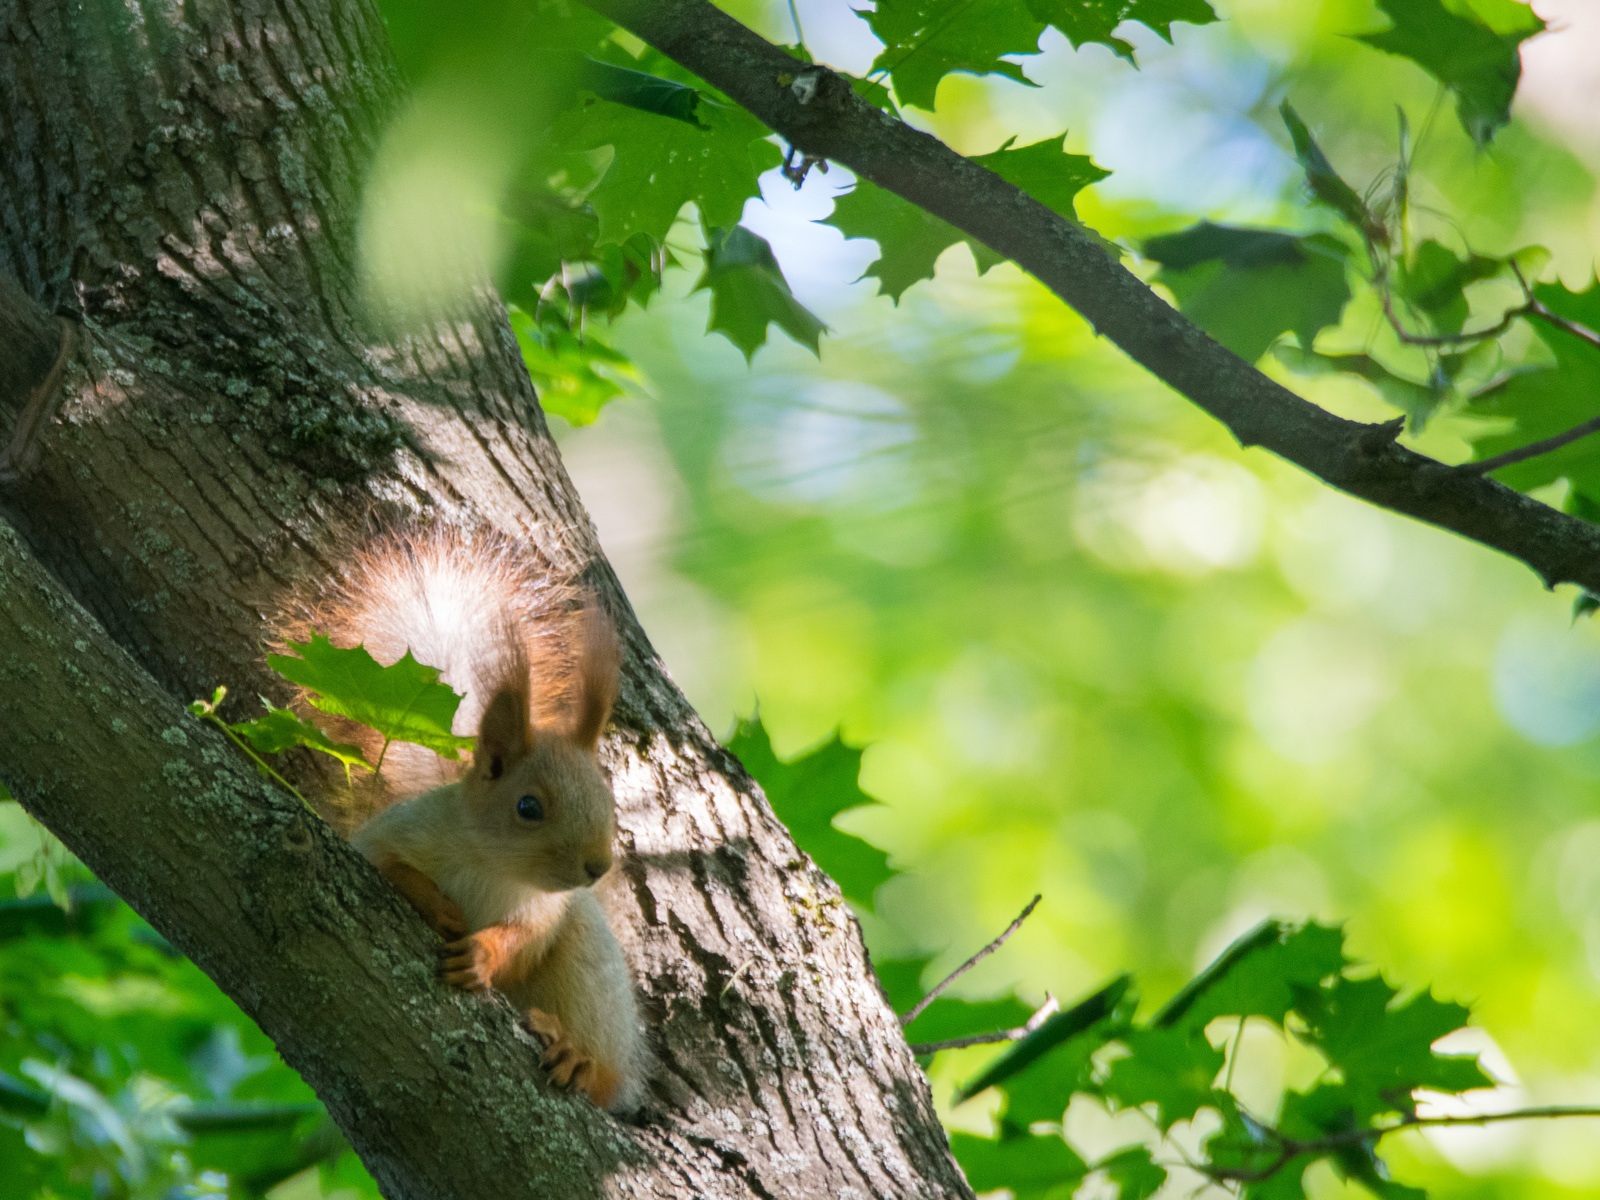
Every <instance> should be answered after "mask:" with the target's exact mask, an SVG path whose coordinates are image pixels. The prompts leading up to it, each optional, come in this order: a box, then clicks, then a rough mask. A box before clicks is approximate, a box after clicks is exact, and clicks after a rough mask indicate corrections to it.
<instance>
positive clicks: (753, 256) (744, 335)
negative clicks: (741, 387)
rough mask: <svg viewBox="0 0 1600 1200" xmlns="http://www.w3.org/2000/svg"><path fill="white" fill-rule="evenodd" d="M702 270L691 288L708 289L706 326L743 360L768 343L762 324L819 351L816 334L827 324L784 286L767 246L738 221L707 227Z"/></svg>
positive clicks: (819, 333)
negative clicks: (723, 226) (725, 226)
mask: <svg viewBox="0 0 1600 1200" xmlns="http://www.w3.org/2000/svg"><path fill="white" fill-rule="evenodd" d="M705 262H706V269H705V272H704V273H703V274H702V275H701V276H700V279H699V282H697V283H696V284H695V285H694V290H695V291H697V292H698V291H700V290H701V289H703V288H709V289H710V291H711V322H710V324H709V325H707V326H706V331H707V332H708V333H709V332H716V333H720V334H722V335H724V336H725V337H726V338H727V339H728V340H729V341H730V342H732V343H733V344H734V345H735V346H737V347H739V349H740V350H742V351H743V352H744V356H745V359H746V360H747V361H748V360H749V359H750V358H751V356H753V355H754V354H755V352H756V351H757V350H758V349H760V348H761V347H762V346H764V345H766V342H767V326H768V325H770V324H776V325H777V326H778V328H779V329H781V330H783V331H784V332H785V333H787V334H788V335H789V336H790V337H792V338H793V339H794V340H795V341H797V342H799V343H800V344H801V345H802V346H809V347H810V348H811V353H813V354H820V348H819V345H818V342H819V339H820V338H821V336H822V333H823V331H824V330H825V329H827V326H826V325H824V324H823V323H822V322H821V321H820V320H818V319H817V318H816V316H815V315H813V314H812V313H811V311H810V310H809V309H807V308H806V307H805V306H804V305H803V304H801V303H800V302H799V301H798V300H796V299H795V298H794V293H792V292H791V291H789V283H788V281H787V280H786V279H784V277H783V271H782V269H781V268H780V267H779V266H778V260H777V259H776V258H774V257H773V256H772V246H771V245H770V244H769V243H768V242H767V239H766V238H763V237H759V236H757V235H756V234H754V233H751V232H750V231H749V230H748V229H746V228H745V227H744V226H743V225H735V226H734V227H733V228H732V229H715V228H712V229H707V231H706V250H705Z"/></svg>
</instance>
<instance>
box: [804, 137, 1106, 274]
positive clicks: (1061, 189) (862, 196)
mask: <svg viewBox="0 0 1600 1200" xmlns="http://www.w3.org/2000/svg"><path fill="white" fill-rule="evenodd" d="M1065 139H1066V134H1065V133H1063V134H1062V135H1061V136H1060V137H1053V138H1045V139H1044V140H1043V141H1039V142H1032V143H1030V144H1029V145H1026V146H1015V147H1014V146H1013V145H1012V144H1011V143H1012V142H1013V141H1015V140H1016V139H1014V138H1011V139H1007V141H1006V142H1005V144H1004V145H1002V146H1001V147H1000V149H998V150H996V151H994V152H993V153H991V154H980V155H977V156H975V157H974V158H973V160H972V161H973V162H975V163H978V164H979V165H980V166H983V167H985V168H987V169H988V170H990V171H993V172H994V173H995V174H996V175H999V176H1000V178H1002V179H1004V180H1005V181H1006V182H1007V183H1011V184H1014V185H1016V186H1017V187H1019V188H1021V189H1022V190H1023V191H1025V192H1027V193H1028V195H1030V196H1032V197H1033V198H1034V199H1035V200H1037V201H1039V203H1041V204H1043V205H1044V206H1045V207H1046V208H1049V209H1050V210H1051V211H1053V212H1055V213H1058V214H1059V215H1061V216H1063V217H1065V218H1066V219H1067V220H1069V221H1072V222H1074V223H1076V222H1077V219H1078V217H1077V212H1076V211H1075V210H1074V208H1073V199H1074V197H1075V196H1076V195H1077V194H1078V193H1079V192H1080V191H1082V190H1083V189H1084V188H1086V187H1088V186H1089V185H1090V184H1091V183H1096V182H1098V181H1099V180H1101V179H1104V178H1106V176H1107V175H1109V174H1110V172H1109V171H1106V170H1104V169H1102V168H1100V167H1097V166H1095V164H1094V161H1093V160H1092V159H1090V158H1089V157H1088V156H1087V155H1084V154H1068V153H1067V152H1066V151H1065V150H1063V149H1062V144H1063V142H1064V141H1065ZM823 223H824V224H826V225H832V226H833V227H834V228H835V229H837V230H839V232H841V233H842V234H844V236H845V237H847V238H871V239H872V240H873V241H875V242H877V243H878V259H877V260H876V261H875V262H874V263H873V264H872V265H871V266H869V267H868V268H867V269H866V271H865V272H863V274H862V278H863V279H867V278H875V279H877V280H878V291H879V293H880V294H883V295H887V296H889V297H891V298H892V299H893V300H894V301H895V303H897V304H898V303H899V302H900V296H901V295H902V294H903V293H904V292H905V290H906V288H908V287H910V286H911V285H912V284H913V283H916V282H917V281H918V280H921V279H932V278H933V275H934V263H935V262H937V261H938V258H939V255H941V254H943V253H944V252H945V250H947V249H948V248H949V247H951V246H953V245H955V244H956V243H957V242H960V241H965V242H966V243H967V245H968V247H969V248H970V249H971V250H972V255H973V258H974V259H975V260H976V262H977V264H978V271H979V273H980V274H982V273H985V272H987V271H988V270H989V268H990V267H992V266H994V265H995V264H997V263H1000V262H1004V261H1005V259H1004V258H1003V257H1002V256H1001V255H999V254H996V253H995V252H994V251H993V250H991V249H989V247H988V246H985V245H984V244H983V243H982V242H979V241H977V240H976V239H974V238H970V237H968V236H967V235H966V234H965V233H963V232H962V231H961V230H959V229H957V228H956V227H955V226H954V225H951V224H949V223H947V222H945V221H942V220H940V219H939V218H938V217H936V216H933V215H932V214H931V213H928V212H926V211H924V210H923V209H921V208H918V207H917V206H916V205H915V204H912V203H911V202H910V201H907V200H902V199H901V198H900V197H899V196H897V195H895V194H894V193H893V192H889V191H885V190H884V189H883V188H880V187H877V186H876V185H874V184H872V183H869V182H867V181H866V180H865V179H862V180H858V181H857V182H856V185H855V188H854V189H853V190H851V191H849V192H846V193H845V194H844V195H842V196H840V197H838V198H837V199H835V201H834V207H833V215H832V216H830V217H828V218H826V219H825V221H824V222H823Z"/></svg>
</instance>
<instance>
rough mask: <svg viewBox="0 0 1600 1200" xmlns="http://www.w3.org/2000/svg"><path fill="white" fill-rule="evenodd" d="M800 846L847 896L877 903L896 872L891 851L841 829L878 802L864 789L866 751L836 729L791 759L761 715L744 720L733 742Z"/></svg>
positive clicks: (864, 904) (864, 903)
mask: <svg viewBox="0 0 1600 1200" xmlns="http://www.w3.org/2000/svg"><path fill="white" fill-rule="evenodd" d="M727 746H728V749H729V750H731V751H732V752H733V753H734V754H735V755H736V756H737V757H738V759H739V761H740V762H741V763H743V764H744V768H745V770H747V771H749V772H750V774H751V776H753V777H754V778H755V780H756V782H757V783H759V784H760V785H761V789H762V791H764V792H766V794H767V800H768V802H769V803H770V804H771V805H772V811H773V812H774V813H776V814H777V816H778V819H779V820H780V821H782V822H783V823H784V824H785V825H786V826H788V829H789V832H790V833H791V834H793V835H794V840H795V842H796V844H797V845H799V847H800V849H802V850H804V851H805V852H806V853H807V854H809V855H810V856H811V857H812V859H813V860H814V861H815V862H816V864H817V866H819V867H821V868H822V869H823V870H824V871H826V872H827V873H828V875H829V876H830V877H831V878H832V879H833V881H834V882H835V883H837V884H838V885H839V890H840V891H841V892H843V893H844V895H845V898H846V899H849V900H853V901H855V903H857V904H859V905H861V906H862V907H863V908H869V909H870V908H871V907H872V898H873V893H875V892H876V891H877V890H878V887H879V885H881V884H883V883H884V882H886V881H887V880H888V879H890V878H891V877H892V876H893V875H894V870H893V869H892V868H891V867H890V866H889V856H888V855H887V854H885V853H884V852H883V851H882V850H879V849H878V848H877V847H876V846H873V845H871V844H870V843H868V842H865V841H862V840H861V839H860V838H858V837H856V836H855V835H854V834H850V833H845V832H844V831H843V830H841V829H835V828H834V825H833V820H834V818H835V817H837V816H838V815H839V814H840V813H844V812H848V811H849V810H850V809H852V808H860V807H861V806H862V805H867V804H877V803H878V801H877V800H874V799H873V798H872V797H871V796H869V795H867V794H866V793H865V792H863V791H862V790H861V785H860V782H859V781H860V776H861V751H860V750H858V749H856V748H855V747H854V746H847V745H845V743H844V741H843V740H842V739H841V738H840V737H839V735H838V734H834V735H833V737H831V738H829V739H828V740H827V741H826V742H824V743H822V745H820V746H818V747H816V748H815V749H813V750H809V751H807V752H806V753H805V754H802V755H800V756H799V757H798V758H793V759H790V760H789V761H788V762H784V761H783V760H781V759H780V758H779V757H778V756H777V755H776V754H775V753H774V752H773V749H772V739H771V738H769V737H768V736H767V731H766V729H765V728H764V727H763V726H762V724H761V718H760V717H759V716H757V717H752V718H750V719H749V720H747V721H740V722H739V726H738V728H737V729H735V730H734V734H733V736H732V737H731V738H729V739H728V742H727Z"/></svg>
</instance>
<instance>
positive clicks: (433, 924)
mask: <svg viewBox="0 0 1600 1200" xmlns="http://www.w3.org/2000/svg"><path fill="white" fill-rule="evenodd" d="M422 919H423V920H424V921H426V922H427V923H428V928H429V929H431V930H433V931H434V932H435V933H437V934H438V935H439V936H440V937H442V938H443V939H444V940H445V941H447V942H458V941H460V940H461V939H462V938H464V937H466V936H467V929H468V926H467V914H466V913H464V912H462V911H461V905H459V904H457V903H456V902H455V901H454V900H452V899H450V897H449V896H444V895H441V896H440V897H439V898H438V900H437V901H436V902H435V904H434V906H433V907H432V908H431V909H430V910H429V911H428V912H425V913H423V914H422Z"/></svg>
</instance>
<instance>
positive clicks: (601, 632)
mask: <svg viewBox="0 0 1600 1200" xmlns="http://www.w3.org/2000/svg"><path fill="white" fill-rule="evenodd" d="M576 665H577V673H578V677H577V687H576V688H575V689H574V695H573V702H574V712H573V714H572V725H571V737H572V740H573V741H574V742H576V743H577V744H578V745H579V746H581V747H583V748H584V749H585V750H593V749H594V748H595V747H596V746H598V745H599V743H600V735H601V733H603V732H604V731H605V727H606V722H607V721H609V720H610V719H611V706H612V705H613V704H615V703H616V702H617V684H618V678H619V676H620V675H621V673H622V650H621V648H620V647H619V646H618V645H617V631H616V627H615V626H613V625H612V624H611V618H610V616H608V615H607V614H606V611H605V610H604V609H603V608H600V607H599V605H597V604H591V605H590V606H589V607H588V608H587V609H585V610H584V613H583V618H582V624H581V626H580V632H579V635H578V661H577V664H576Z"/></svg>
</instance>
